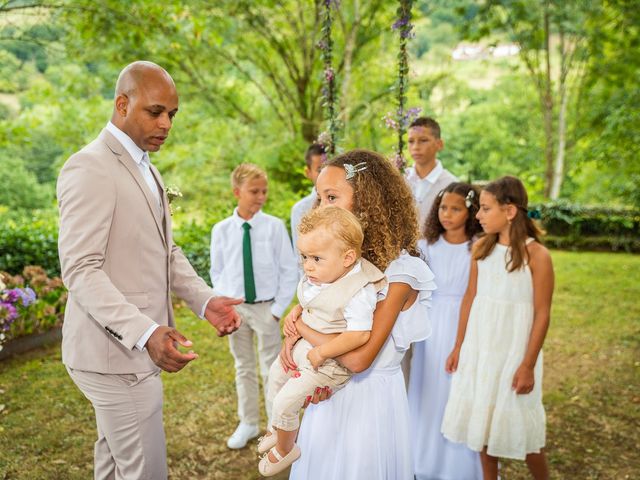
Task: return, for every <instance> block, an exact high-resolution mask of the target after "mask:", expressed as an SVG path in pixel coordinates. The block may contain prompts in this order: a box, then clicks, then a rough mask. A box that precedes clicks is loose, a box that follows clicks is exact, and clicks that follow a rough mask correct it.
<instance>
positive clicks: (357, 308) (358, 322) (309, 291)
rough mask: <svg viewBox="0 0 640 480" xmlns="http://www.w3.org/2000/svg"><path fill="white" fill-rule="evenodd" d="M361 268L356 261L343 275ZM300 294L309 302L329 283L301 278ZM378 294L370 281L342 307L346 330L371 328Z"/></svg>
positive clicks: (366, 329)
mask: <svg viewBox="0 0 640 480" xmlns="http://www.w3.org/2000/svg"><path fill="white" fill-rule="evenodd" d="M361 270H362V264H361V263H360V262H358V263H357V264H356V265H355V266H354V267H353V268H352V269H351V270H350V271H349V272H347V274H346V275H345V277H349V276H351V275H354V274H355V273H358V272H359V271H361ZM300 281H301V282H302V296H303V298H304V300H305V303H308V302H310V301H311V300H313V299H314V298H315V297H317V296H318V294H319V293H320V292H321V291H322V290H324V289H326V288H327V287H328V286H329V285H331V284H330V283H320V284H314V283H312V282H310V281H309V280H308V279H307V277H306V276H305V277H303V278H302V280H300ZM377 302H378V294H377V292H376V288H375V287H374V286H373V285H372V284H371V283H370V284H368V285H365V287H364V288H361V289H360V290H358V291H357V292H356V294H355V295H354V296H353V298H351V300H349V302H348V303H347V304H346V305H345V307H344V319H345V320H346V321H347V328H346V329H345V330H346V331H347V332H361V331H369V330H371V329H372V328H373V311H374V310H375V309H376V304H377Z"/></svg>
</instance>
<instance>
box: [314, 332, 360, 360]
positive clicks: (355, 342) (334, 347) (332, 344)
mask: <svg viewBox="0 0 640 480" xmlns="http://www.w3.org/2000/svg"><path fill="white" fill-rule="evenodd" d="M370 335H371V332H370V331H368V330H364V331H350V332H342V333H340V334H339V335H338V336H337V337H335V338H333V339H331V340H330V341H328V342H327V343H323V344H322V345H319V346H317V347H315V348H313V349H312V350H310V351H309V353H308V354H307V357H308V358H309V361H310V362H311V364H312V365H313V368H316V369H317V368H318V367H319V366H320V365H322V364H323V363H324V361H325V360H326V359H328V358H335V357H338V356H340V355H342V354H344V353H347V352H350V351H351V350H355V349H356V348H358V347H361V346H362V345H364V344H365V343H367V341H368V340H369V337H370Z"/></svg>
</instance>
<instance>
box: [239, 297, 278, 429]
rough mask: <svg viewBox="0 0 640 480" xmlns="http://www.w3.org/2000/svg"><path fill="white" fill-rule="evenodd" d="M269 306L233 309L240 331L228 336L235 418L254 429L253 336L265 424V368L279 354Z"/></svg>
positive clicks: (275, 324) (267, 405) (268, 407)
mask: <svg viewBox="0 0 640 480" xmlns="http://www.w3.org/2000/svg"><path fill="white" fill-rule="evenodd" d="M271 305H272V302H265V303H257V304H253V305H250V304H248V303H243V304H242V305H238V306H237V307H236V311H237V312H238V314H239V315H240V317H241V318H242V325H240V328H239V329H238V330H236V331H235V332H233V333H232V334H231V335H229V348H230V350H231V354H232V355H233V358H234V360H235V367H236V391H237V394H238V417H239V418H240V421H241V422H242V423H246V424H249V425H258V424H259V422H260V407H259V398H260V397H259V395H260V390H259V386H258V375H257V373H256V351H255V350H256V347H255V346H254V340H253V336H254V334H255V336H256V337H258V361H259V364H260V376H261V377H262V386H263V389H264V398H265V409H266V411H267V420H268V419H269V418H270V417H269V416H270V415H271V402H270V401H269V400H268V391H267V390H268V384H269V383H268V376H269V368H270V367H271V364H272V363H273V361H274V360H275V359H276V357H277V356H278V354H279V353H280V346H281V342H282V340H281V337H280V323H279V322H277V321H275V320H274V318H273V315H271Z"/></svg>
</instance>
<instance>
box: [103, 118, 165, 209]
mask: <svg viewBox="0 0 640 480" xmlns="http://www.w3.org/2000/svg"><path fill="white" fill-rule="evenodd" d="M107 130H109V133H111V134H112V135H113V136H114V137H116V139H117V140H118V141H119V142H120V143H121V144H122V146H123V147H124V149H125V150H126V151H127V152H128V153H129V155H131V158H133V161H134V162H136V165H137V166H138V168H139V169H140V173H142V177H143V178H144V181H145V182H146V184H147V186H148V187H149V190H150V191H151V194H152V195H153V198H155V199H156V201H157V202H158V206H160V207H162V202H161V200H160V192H158V184H157V183H156V181H155V179H154V178H153V174H152V173H151V160H150V159H149V153H148V152H145V151H144V150H142V149H141V148H140V147H138V145H136V144H135V142H134V141H133V140H131V137H129V135H127V134H126V133H124V132H123V131H122V130H120V129H119V128H118V127H116V126H115V125H114V124H113V123H111V122H109V123H107Z"/></svg>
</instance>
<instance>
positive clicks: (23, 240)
mask: <svg viewBox="0 0 640 480" xmlns="http://www.w3.org/2000/svg"><path fill="white" fill-rule="evenodd" d="M26 265H39V266H40V267H42V268H43V269H44V270H45V271H46V273H47V274H48V275H49V276H51V277H58V276H60V262H59V261H58V226H57V216H56V214H55V212H53V211H44V212H37V213H34V214H32V215H28V216H20V215H19V214H18V213H15V212H14V213H5V214H0V270H2V271H5V272H8V273H10V274H13V275H16V274H19V273H22V270H23V269H24V267H25V266H26Z"/></svg>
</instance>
